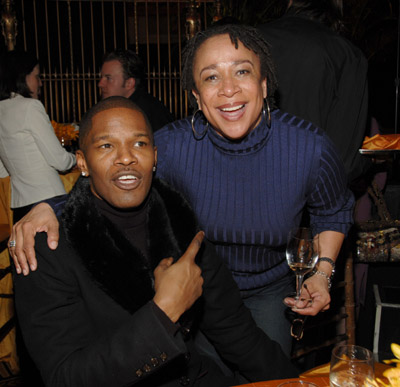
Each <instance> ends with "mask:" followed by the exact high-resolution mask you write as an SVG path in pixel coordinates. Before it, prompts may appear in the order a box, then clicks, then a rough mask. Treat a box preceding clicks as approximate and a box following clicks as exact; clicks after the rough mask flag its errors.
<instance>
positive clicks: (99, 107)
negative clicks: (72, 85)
mask: <svg viewBox="0 0 400 387" xmlns="http://www.w3.org/2000/svg"><path fill="white" fill-rule="evenodd" d="M115 108H126V109H131V110H134V111H137V112H140V113H142V114H143V117H144V119H145V121H146V125H147V127H148V129H149V135H150V140H151V142H152V143H153V132H152V130H151V125H150V123H149V120H148V118H147V116H146V114H145V113H144V112H143V110H142V109H140V107H139V106H137V105H136V104H135V103H134V102H132V101H131V100H130V99H129V98H125V97H120V96H112V97H108V98H105V99H102V100H101V101H100V102H98V103H97V104H96V105H93V106H92V107H91V108H90V109H89V110H88V111H87V112H86V113H85V115H84V116H83V118H82V120H81V122H80V126H79V148H80V149H82V150H84V148H85V146H84V143H85V140H86V138H87V136H88V134H89V133H90V131H91V130H92V123H93V118H94V117H95V116H96V115H97V114H98V113H100V112H103V111H105V110H109V109H115Z"/></svg>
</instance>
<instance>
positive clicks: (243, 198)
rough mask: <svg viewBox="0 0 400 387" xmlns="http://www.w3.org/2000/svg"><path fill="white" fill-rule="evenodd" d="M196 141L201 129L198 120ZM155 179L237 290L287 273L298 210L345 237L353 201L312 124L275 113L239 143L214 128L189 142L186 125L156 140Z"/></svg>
mask: <svg viewBox="0 0 400 387" xmlns="http://www.w3.org/2000/svg"><path fill="white" fill-rule="evenodd" d="M195 128H196V131H197V133H202V132H203V130H204V129H205V128H204V124H203V123H202V122H201V120H196V123H195ZM155 143H156V146H157V147H158V169H157V177H159V178H162V179H165V180H166V181H167V182H169V183H170V184H171V185H172V186H173V187H175V188H176V189H177V190H179V191H180V192H182V194H183V195H184V196H185V197H186V198H187V200H188V201H189V203H190V204H191V205H192V207H193V209H194V211H195V213H196V214H197V216H198V219H199V222H200V225H201V227H202V228H203V230H204V231H205V233H206V236H207V238H208V239H209V240H210V241H211V242H212V243H214V245H215V246H216V249H217V252H218V254H219V255H220V256H221V257H222V259H223V260H224V262H225V263H226V265H227V266H228V267H229V269H230V270H231V271H232V274H233V276H234V278H235V280H236V282H237V283H238V285H239V288H240V289H254V288H257V287H262V286H265V285H267V284H269V283H271V282H273V281H275V280H277V279H279V278H281V277H283V276H284V275H285V274H286V273H287V272H288V270H289V268H288V265H287V263H286V260H285V245H286V237H287V234H288V232H289V230H290V229H291V228H292V227H294V226H295V225H298V224H299V222H300V219H301V214H302V211H303V208H304V207H307V208H308V210H309V212H310V217H311V223H312V224H314V225H316V227H317V229H318V231H319V232H320V231H324V230H334V231H339V232H342V233H344V234H346V233H347V231H348V229H349V227H350V225H351V223H352V207H353V204H354V199H353V196H352V194H351V193H350V191H348V190H347V188H346V185H347V184H346V178H345V175H344V169H343V165H342V163H341V161H340V160H339V158H338V155H337V152H336V150H335V149H334V147H333V145H332V143H331V142H330V140H329V139H328V138H327V137H326V135H325V134H324V133H323V132H322V131H321V130H319V129H318V128H316V127H315V126H313V125H312V124H311V123H309V122H306V121H303V120H300V119H299V118H297V117H294V116H292V115H290V114H287V113H283V112H281V111H279V110H276V111H274V112H273V114H272V126H271V128H268V127H267V126H266V124H265V121H261V123H260V124H259V125H258V126H257V127H256V128H255V129H254V130H253V131H252V132H251V133H250V134H249V135H248V136H246V137H245V138H244V139H242V140H241V141H237V142H233V141H230V140H227V139H225V138H223V137H221V136H220V135H218V134H217V133H216V132H215V131H214V130H213V129H212V128H209V129H208V132H207V134H206V135H205V136H204V138H202V139H201V140H198V139H195V138H194V136H193V133H192V129H191V123H190V119H189V118H186V119H183V120H180V121H176V122H173V123H171V124H168V125H167V126H166V127H164V128H163V129H161V130H160V131H158V132H156V133H155Z"/></svg>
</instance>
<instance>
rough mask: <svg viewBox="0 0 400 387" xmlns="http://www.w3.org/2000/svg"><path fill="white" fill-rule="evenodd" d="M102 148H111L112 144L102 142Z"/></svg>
mask: <svg viewBox="0 0 400 387" xmlns="http://www.w3.org/2000/svg"><path fill="white" fill-rule="evenodd" d="M100 148H102V149H108V148H111V144H101V145H100Z"/></svg>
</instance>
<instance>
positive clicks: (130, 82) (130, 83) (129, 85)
mask: <svg viewBox="0 0 400 387" xmlns="http://www.w3.org/2000/svg"><path fill="white" fill-rule="evenodd" d="M125 88H126V89H129V90H133V91H135V89H136V79H135V78H132V77H131V78H128V79H127V80H126V81H125Z"/></svg>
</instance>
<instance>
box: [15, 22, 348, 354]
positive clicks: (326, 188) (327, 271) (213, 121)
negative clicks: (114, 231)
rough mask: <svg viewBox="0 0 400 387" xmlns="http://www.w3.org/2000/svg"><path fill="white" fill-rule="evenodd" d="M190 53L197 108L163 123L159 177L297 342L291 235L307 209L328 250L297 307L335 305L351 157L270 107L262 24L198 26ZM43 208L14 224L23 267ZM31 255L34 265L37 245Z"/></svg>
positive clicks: (254, 307)
mask: <svg viewBox="0 0 400 387" xmlns="http://www.w3.org/2000/svg"><path fill="white" fill-rule="evenodd" d="M183 64H184V66H183V71H182V80H183V84H184V87H185V89H186V90H188V91H190V92H191V93H192V95H193V97H194V99H195V101H196V102H197V106H198V110H199V111H196V113H195V114H194V115H193V117H190V118H186V119H183V120H180V121H177V122H175V123H172V124H169V125H167V126H166V127H164V128H163V129H161V130H160V131H158V132H157V133H156V134H155V141H156V144H157V147H158V170H157V176H158V177H161V178H163V179H165V180H166V181H168V182H169V183H170V184H171V185H173V186H174V187H175V188H176V189H177V190H178V191H180V192H182V193H183V195H184V196H185V197H186V199H187V200H188V201H189V203H190V204H191V206H192V208H193V209H194V211H195V213H196V215H197V217H198V219H199V222H200V226H201V228H202V229H203V230H204V231H205V234H206V237H207V238H208V239H209V240H210V241H211V242H212V243H213V244H214V245H215V246H216V249H217V252H218V254H219V255H220V256H221V257H222V259H223V260H224V262H225V263H226V265H227V266H228V267H229V269H230V270H231V272H232V274H233V276H234V279H235V280H236V282H237V284H238V285H239V288H240V290H241V294H242V297H243V300H244V303H245V304H246V306H248V308H249V309H250V310H251V312H252V314H253V317H254V319H255V320H256V323H257V324H258V325H259V327H261V328H262V329H263V330H264V331H265V332H266V333H267V334H268V335H269V336H270V337H271V338H273V339H274V340H276V341H278V342H279V343H280V344H281V346H282V347H283V349H284V350H285V352H286V353H289V352H290V348H291V337H290V333H289V332H290V322H289V321H288V320H287V319H286V318H285V310H286V309H287V308H286V306H285V305H284V304H283V299H284V297H285V295H287V294H288V293H290V292H291V291H292V290H293V276H292V275H291V274H290V273H289V267H288V265H287V263H286V260H285V253H284V251H285V245H286V238H287V234H288V233H289V230H290V229H291V228H293V227H294V226H297V225H299V224H300V220H301V217H302V213H303V210H304V208H307V210H308V212H309V213H310V219H311V224H312V225H314V226H315V227H316V229H317V231H318V232H319V240H320V243H321V245H322V248H321V251H320V257H321V259H320V263H319V266H318V272H317V274H316V275H313V276H312V277H310V278H309V279H307V281H306V283H307V287H308V291H309V292H310V293H311V297H312V298H313V303H312V305H311V306H308V307H306V308H304V309H301V310H297V309H296V311H298V312H299V313H301V314H305V315H315V314H317V313H318V312H319V311H321V310H326V309H328V308H329V303H330V296H329V286H328V285H329V282H330V277H331V274H332V273H333V269H334V261H335V260H336V258H337V255H338V253H339V250H340V247H341V244H342V242H343V239H344V236H345V234H346V232H347V231H348V228H349V227H350V225H351V222H352V207H353V197H352V195H351V193H350V192H349V191H348V190H347V189H346V181H345V176H344V172H343V166H342V164H341V162H340V161H339V158H338V156H337V153H336V151H335V149H334V148H333V145H332V143H331V142H330V141H329V139H328V138H327V137H326V136H325V134H324V133H323V132H322V131H320V130H319V129H318V128H316V127H315V126H313V125H312V124H311V123H309V122H305V121H303V120H301V119H299V118H297V117H294V116H292V115H290V114H288V113H284V112H281V111H279V110H274V111H272V112H270V108H272V106H273V94H274V91H275V88H276V82H275V76H274V70H273V66H272V63H271V59H270V54H269V49H268V44H267V43H266V42H265V41H264V40H263V38H262V37H261V36H260V34H259V32H258V31H257V30H255V29H254V28H251V27H245V26H241V25H225V26H219V27H214V28H211V29H209V30H206V31H202V32H199V33H198V34H196V36H195V37H194V38H193V39H192V40H191V41H189V42H188V44H187V46H186V47H185V51H184V56H183ZM305 92H306V91H305ZM43 207H45V206H44V205H43ZM38 210H39V209H38ZM45 212H46V210H45ZM46 217H47V218H48V219H47V220H46V222H48V223H46V222H43V221H42V220H41V219H40V220H39V217H35V218H36V219H37V220H38V223H36V224H35V222H36V220H33V222H32V223H29V224H28V225H25V227H26V230H27V231H28V230H29V231H28V232H26V233H25V235H23V234H22V232H21V233H18V234H17V233H16V228H15V229H14V230H13V232H12V240H14V239H15V238H17V237H18V240H17V247H16V251H15V249H12V251H11V253H12V255H13V257H14V261H15V262H16V267H17V270H21V266H20V264H21V265H22V269H23V270H24V273H25V274H26V273H27V272H28V270H29V269H28V266H27V264H26V258H25V254H24V252H23V249H22V248H23V247H24V248H25V249H26V248H28V249H29V247H30V246H31V245H32V242H24V239H25V240H26V239H29V234H33V233H34V232H33V230H36V229H39V228H40V227H41V226H42V225H43V224H48V225H49V227H50V229H49V243H50V244H52V243H54V242H55V239H56V235H55V233H54V232H55V228H54V227H52V224H54V222H53V223H52V222H51V221H50V220H49V219H50V217H49V216H47V213H46ZM31 218H32V216H31ZM39 223H40V224H39ZM18 229H22V225H19V226H18ZM24 244H25V246H24ZM53 247H54V245H53ZM27 256H28V260H29V262H30V264H31V268H33V269H34V268H35V267H36V266H35V261H34V259H33V254H32V251H30V252H29V253H28V254H27ZM17 257H18V259H17ZM322 258H323V259H322ZM18 260H20V262H18ZM289 301H290V302H291V305H293V306H294V303H293V302H294V301H293V299H292V300H289Z"/></svg>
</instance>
